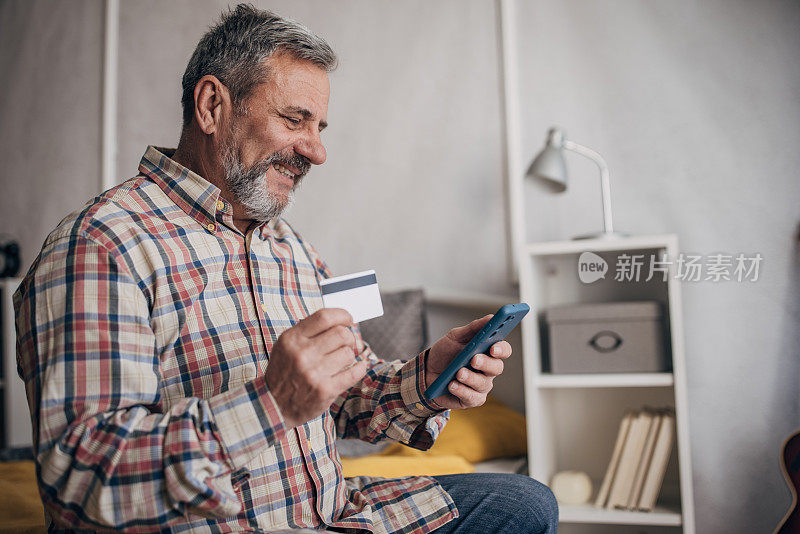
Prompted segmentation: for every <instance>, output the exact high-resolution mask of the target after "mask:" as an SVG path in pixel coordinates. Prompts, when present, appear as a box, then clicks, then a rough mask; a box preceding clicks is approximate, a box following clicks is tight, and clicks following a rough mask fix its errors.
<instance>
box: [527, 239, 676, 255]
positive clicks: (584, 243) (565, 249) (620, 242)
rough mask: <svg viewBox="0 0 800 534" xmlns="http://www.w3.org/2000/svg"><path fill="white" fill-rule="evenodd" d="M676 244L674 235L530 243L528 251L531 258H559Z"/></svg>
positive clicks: (664, 246)
mask: <svg viewBox="0 0 800 534" xmlns="http://www.w3.org/2000/svg"><path fill="white" fill-rule="evenodd" d="M674 242H675V236H674V235H654V236H633V237H619V238H608V239H576V240H573V241H543V242H541V243H528V245H527V246H526V250H527V252H528V254H529V255H531V256H557V255H559V254H577V253H580V252H585V251H587V250H589V251H594V252H605V251H613V250H641V249H651V248H666V247H667V246H669V245H671V244H673V243H674Z"/></svg>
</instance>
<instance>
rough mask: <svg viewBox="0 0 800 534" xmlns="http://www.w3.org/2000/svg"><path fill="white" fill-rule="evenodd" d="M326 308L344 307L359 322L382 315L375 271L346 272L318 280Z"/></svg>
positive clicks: (381, 304)
mask: <svg viewBox="0 0 800 534" xmlns="http://www.w3.org/2000/svg"><path fill="white" fill-rule="evenodd" d="M319 285H320V289H321V291H322V302H323V304H325V307H326V308H344V309H345V310H347V311H348V312H350V315H352V316H353V321H354V322H356V323H360V322H362V321H366V320H367V319H373V318H375V317H380V316H381V315H383V303H382V302H381V293H380V291H379V290H378V279H377V277H376V276H375V271H373V270H370V271H362V272H360V273H353V274H346V275H344V276H337V277H336V278H328V279H326V280H323V281H322V282H320V284H319Z"/></svg>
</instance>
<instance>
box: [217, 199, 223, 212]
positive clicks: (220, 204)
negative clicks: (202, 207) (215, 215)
mask: <svg viewBox="0 0 800 534" xmlns="http://www.w3.org/2000/svg"><path fill="white" fill-rule="evenodd" d="M224 208H225V203H224V202H223V201H221V200H217V209H218V210H222V209H224Z"/></svg>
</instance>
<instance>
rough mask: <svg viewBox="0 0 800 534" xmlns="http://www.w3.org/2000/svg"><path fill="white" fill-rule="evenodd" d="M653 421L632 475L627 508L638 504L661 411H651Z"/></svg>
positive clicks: (662, 417) (659, 426) (661, 419)
mask: <svg viewBox="0 0 800 534" xmlns="http://www.w3.org/2000/svg"><path fill="white" fill-rule="evenodd" d="M652 416H653V422H652V424H651V425H650V430H649V431H648V433H647V439H646V440H645V442H644V449H643V450H642V457H641V458H640V459H639V465H638V466H637V467H636V475H635V476H634V477H633V488H632V489H631V495H630V497H629V498H628V506H627V508H628V510H636V509H637V508H638V506H639V498H640V497H641V495H642V487H643V486H644V479H645V478H646V477H647V472H648V470H649V469H650V461H651V460H652V458H653V450H654V449H655V445H656V438H657V437H658V432H659V430H660V428H661V423H662V421H663V420H664V416H663V414H661V413H658V412H656V413H653V414H652Z"/></svg>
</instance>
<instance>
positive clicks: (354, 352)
mask: <svg viewBox="0 0 800 534" xmlns="http://www.w3.org/2000/svg"><path fill="white" fill-rule="evenodd" d="M335 62H336V58H335V55H334V53H333V51H332V50H331V49H330V47H329V46H328V45H327V44H326V43H325V42H324V41H323V40H322V39H320V38H319V37H317V36H315V35H313V34H312V33H310V32H309V31H308V30H307V29H306V28H304V27H303V26H301V25H299V24H297V23H295V22H292V21H289V20H286V19H282V18H280V17H278V16H276V15H274V14H272V13H269V12H264V11H259V10H256V9H254V8H252V7H249V6H244V5H242V6H238V7H237V8H236V9H235V10H233V11H231V12H229V13H227V14H226V15H225V16H224V17H223V18H222V20H221V22H220V23H219V24H218V25H216V26H214V27H213V28H212V29H211V30H209V32H208V33H207V34H206V35H205V36H204V37H203V38H202V39H201V41H200V43H199V44H198V46H197V49H196V50H195V52H194V54H193V56H192V58H191V60H190V62H189V65H188V66H187V68H186V73H185V74H184V76H183V99H182V103H183V122H184V127H183V131H182V134H181V139H180V142H179V145H178V148H177V149H176V150H168V149H159V148H154V147H149V148H148V149H147V151H146V152H145V154H144V156H143V157H142V160H141V164H140V166H139V172H140V173H139V175H138V176H136V177H134V178H132V179H130V180H128V181H126V182H124V183H123V184H121V185H120V186H118V187H115V188H113V189H111V190H109V191H106V192H105V193H103V194H102V195H100V196H99V197H97V198H95V199H94V200H92V201H91V202H89V203H88V204H87V205H86V206H84V207H83V208H82V209H81V210H80V211H77V212H75V213H73V214H72V215H69V216H68V217H67V218H65V219H64V220H63V221H62V222H61V224H60V225H59V226H58V228H56V230H55V231H53V232H52V233H51V234H50V235H49V237H48V238H47V240H46V241H45V244H44V247H43V248H42V251H41V253H40V255H39V257H38V258H37V259H36V261H35V262H34V264H33V266H32V267H31V270H30V272H29V273H28V275H27V276H26V277H25V279H24V281H23V282H22V284H21V286H20V289H19V290H18V292H17V294H16V295H15V305H16V308H17V314H18V316H17V328H18V348H19V354H18V360H19V367H20V373H21V375H22V377H23V379H24V380H25V383H26V388H27V392H28V401H29V404H30V407H31V411H32V416H33V421H34V443H35V453H36V461H37V467H38V469H37V474H38V481H39V487H40V491H41V496H42V500H43V502H44V504H45V509H46V513H47V516H48V518H49V521H50V522H51V528H52V529H53V530H70V529H75V530H103V529H106V530H108V529H114V530H129V531H135V532H155V531H164V530H171V531H175V532H229V531H251V532H260V531H267V530H276V529H278V530H280V529H294V528H311V529H326V530H331V531H366V532H369V531H372V532H430V531H433V530H437V529H439V530H437V531H441V532H468V531H469V532H499V531H508V532H555V528H556V522H557V520H556V517H557V507H556V505H555V503H554V500H553V498H552V494H551V493H550V492H549V490H547V488H545V487H544V486H542V485H541V484H539V483H537V482H535V481H533V480H532V479H530V478H528V477H523V476H515V475H485V476H481V475H452V476H447V477H410V478H403V479H378V478H368V477H358V478H354V479H345V478H344V477H343V475H342V468H341V463H340V461H339V457H338V454H337V452H336V439H337V437H348V438H352V437H357V438H360V439H362V440H365V441H370V442H377V441H380V440H394V441H400V442H402V443H405V444H406V445H409V446H411V447H416V448H418V449H427V448H429V447H430V446H431V445H432V444H433V442H434V440H435V439H436V437H437V435H438V434H439V432H440V431H441V429H442V428H443V427H444V425H445V423H446V421H447V417H448V414H449V412H448V411H447V410H448V409H453V408H467V407H470V406H477V405H480V404H482V403H483V402H484V400H485V398H486V394H487V392H488V391H489V390H490V389H491V388H492V380H493V378H494V377H495V376H497V375H499V374H500V373H501V372H502V370H503V359H505V358H508V357H509V356H510V355H511V347H510V346H509V345H508V344H507V343H506V342H500V343H497V344H496V345H494V346H493V347H492V349H491V350H490V351H489V354H485V355H477V356H476V357H475V358H474V359H473V360H472V362H471V364H472V365H471V367H472V369H462V370H461V371H460V372H459V373H458V375H457V379H456V380H454V381H453V382H452V383H451V384H450V386H449V388H448V389H449V392H448V393H447V394H445V395H443V396H442V397H439V398H437V399H435V401H434V402H428V401H426V400H425V399H424V398H423V397H422V395H421V392H422V391H424V389H425V388H426V387H427V385H429V384H430V383H431V382H432V381H433V380H434V379H435V378H436V377H437V376H438V374H439V373H441V372H442V371H443V370H444V368H445V367H446V366H447V364H448V363H449V362H450V360H451V359H452V358H453V357H454V356H455V355H456V354H457V353H458V351H459V350H460V349H461V348H462V347H463V346H464V345H465V344H466V343H467V342H468V341H469V339H470V338H471V336H472V335H473V334H474V333H475V332H477V330H478V329H479V328H480V327H481V326H482V325H483V324H484V323H485V322H486V320H487V318H482V319H479V320H476V321H474V322H472V323H470V324H468V325H466V326H463V327H461V328H456V329H454V330H452V331H451V332H449V333H448V334H447V335H446V336H445V337H443V338H442V339H440V340H438V341H437V342H436V343H435V344H434V345H433V346H432V347H431V348H430V349H428V350H426V351H425V352H423V353H422V354H420V355H418V356H416V357H415V358H412V359H411V360H410V361H408V362H407V363H403V362H399V361H393V362H385V361H382V360H379V359H378V358H377V357H376V356H375V355H374V354H373V353H372V351H371V350H370V348H369V347H368V346H367V345H366V344H365V343H364V342H363V341H362V339H361V337H360V334H359V331H358V328H357V326H356V325H354V324H353V323H352V318H351V317H350V315H349V314H348V313H347V312H346V311H344V310H341V309H323V308H322V301H321V297H320V290H319V281H320V280H321V279H323V278H326V277H328V276H330V271H329V270H328V268H327V267H326V265H325V263H324V262H323V261H322V259H321V258H320V256H319V255H318V253H317V252H316V251H315V250H314V248H312V247H311V246H310V245H309V244H308V243H307V242H306V241H305V240H304V239H303V238H301V237H300V236H299V235H298V234H296V233H295V232H294V230H292V228H291V227H290V226H289V224H288V223H287V222H286V221H285V220H283V219H282V218H280V214H281V212H282V211H283V210H284V208H285V207H286V206H287V205H288V203H289V202H290V200H291V198H292V193H293V192H294V191H295V189H297V187H298V185H299V184H300V182H301V181H302V179H303V177H304V176H305V175H306V173H307V172H308V171H309V168H310V166H311V165H312V164H313V165H320V164H322V163H323V162H324V161H325V157H326V154H325V148H324V147H323V145H322V142H321V139H320V133H321V132H322V130H323V129H324V128H325V126H326V115H327V108H328V95H329V85H328V74H327V73H328V71H330V70H331V69H333V68H334V65H335Z"/></svg>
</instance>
